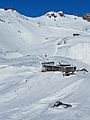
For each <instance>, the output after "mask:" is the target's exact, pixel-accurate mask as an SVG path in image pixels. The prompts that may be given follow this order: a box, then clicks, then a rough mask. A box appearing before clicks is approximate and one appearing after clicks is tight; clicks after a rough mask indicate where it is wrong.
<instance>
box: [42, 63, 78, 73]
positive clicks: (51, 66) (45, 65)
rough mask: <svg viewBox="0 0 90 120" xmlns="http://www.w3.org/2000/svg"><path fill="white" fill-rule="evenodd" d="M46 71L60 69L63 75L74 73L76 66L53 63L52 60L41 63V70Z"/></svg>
mask: <svg viewBox="0 0 90 120" xmlns="http://www.w3.org/2000/svg"><path fill="white" fill-rule="evenodd" d="M47 71H61V72H63V74H64V75H70V74H74V72H75V71H76V66H74V67H73V66H71V65H70V64H60V65H54V62H45V63H42V72H47Z"/></svg>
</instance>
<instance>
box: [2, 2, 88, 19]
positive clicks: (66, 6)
mask: <svg viewBox="0 0 90 120" xmlns="http://www.w3.org/2000/svg"><path fill="white" fill-rule="evenodd" d="M8 7H9V8H15V9H16V10H17V11H18V12H19V13H21V14H23V15H26V16H31V17H37V16H41V15H43V14H45V13H47V12H49V11H56V12H57V11H63V12H64V13H67V14H73V13H77V14H79V15H82V14H85V13H90V0H0V8H8Z"/></svg>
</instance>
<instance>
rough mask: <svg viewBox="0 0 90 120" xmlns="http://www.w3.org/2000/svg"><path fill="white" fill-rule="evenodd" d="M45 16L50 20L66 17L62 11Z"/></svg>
mask: <svg viewBox="0 0 90 120" xmlns="http://www.w3.org/2000/svg"><path fill="white" fill-rule="evenodd" d="M45 16H47V17H49V18H51V17H54V18H56V17H58V16H60V17H65V15H64V13H63V12H62V11H59V12H55V11H51V12H48V13H46V14H45Z"/></svg>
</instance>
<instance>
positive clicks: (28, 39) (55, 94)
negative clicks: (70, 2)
mask: <svg viewBox="0 0 90 120" xmlns="http://www.w3.org/2000/svg"><path fill="white" fill-rule="evenodd" d="M52 61H53V62H54V64H55V65H56V66H60V64H70V65H71V66H75V67H76V70H75V71H74V73H73V74H69V75H65V74H64V73H63V72H61V71H52V70H51V71H49V70H48V71H46V72H42V63H44V62H52ZM58 102H59V104H58V105H57V103H58ZM60 102H61V103H60ZM67 105H70V106H69V107H68V106H67ZM0 120H90V22H89V21H87V20H85V19H83V18H82V17H79V16H77V15H67V14H64V13H63V12H61V11H60V12H53V11H52V12H49V13H46V14H45V15H42V16H40V17H36V18H31V17H26V16H24V15H21V14H19V13H18V12H17V11H16V10H14V9H0Z"/></svg>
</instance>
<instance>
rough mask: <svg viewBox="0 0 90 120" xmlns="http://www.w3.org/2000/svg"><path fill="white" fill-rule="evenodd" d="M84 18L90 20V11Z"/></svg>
mask: <svg viewBox="0 0 90 120" xmlns="http://www.w3.org/2000/svg"><path fill="white" fill-rule="evenodd" d="M83 19H84V20H87V21H88V22H90V13H87V14H85V15H83Z"/></svg>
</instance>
